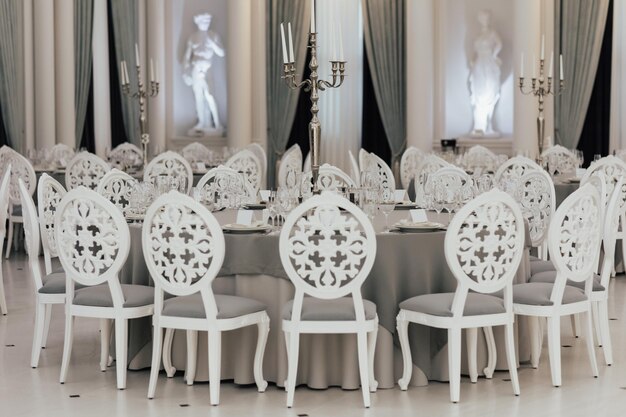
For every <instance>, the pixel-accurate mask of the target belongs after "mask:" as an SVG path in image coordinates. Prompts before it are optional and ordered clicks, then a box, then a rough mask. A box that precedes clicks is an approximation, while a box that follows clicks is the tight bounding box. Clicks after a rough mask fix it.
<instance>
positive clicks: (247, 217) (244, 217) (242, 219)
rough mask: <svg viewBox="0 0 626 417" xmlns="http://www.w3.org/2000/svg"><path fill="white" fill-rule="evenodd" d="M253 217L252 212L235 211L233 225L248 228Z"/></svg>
mask: <svg viewBox="0 0 626 417" xmlns="http://www.w3.org/2000/svg"><path fill="white" fill-rule="evenodd" d="M253 215H254V212H253V211H252V210H237V221H236V222H235V223H237V224H242V225H244V226H250V225H251V224H252V216H253Z"/></svg>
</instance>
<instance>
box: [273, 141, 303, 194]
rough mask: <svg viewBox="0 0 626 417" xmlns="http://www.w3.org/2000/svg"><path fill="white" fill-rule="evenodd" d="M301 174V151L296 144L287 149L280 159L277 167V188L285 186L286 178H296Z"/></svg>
mask: <svg viewBox="0 0 626 417" xmlns="http://www.w3.org/2000/svg"><path fill="white" fill-rule="evenodd" d="M301 173H302V150H300V146H298V144H295V145H293V146H292V147H291V148H289V149H288V150H287V151H286V152H285V153H284V154H283V157H282V158H281V159H280V164H279V165H278V186H279V187H285V186H287V177H288V176H294V175H295V176H297V175H298V174H301Z"/></svg>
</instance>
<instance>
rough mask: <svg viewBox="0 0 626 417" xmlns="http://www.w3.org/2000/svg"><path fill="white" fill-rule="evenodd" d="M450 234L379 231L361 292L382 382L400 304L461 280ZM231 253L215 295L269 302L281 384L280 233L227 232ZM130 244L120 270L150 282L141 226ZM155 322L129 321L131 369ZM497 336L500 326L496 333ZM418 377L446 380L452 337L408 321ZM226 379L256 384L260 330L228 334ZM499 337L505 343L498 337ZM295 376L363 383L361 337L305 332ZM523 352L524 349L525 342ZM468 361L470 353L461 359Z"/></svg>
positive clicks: (269, 358)
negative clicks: (447, 241) (371, 314)
mask: <svg viewBox="0 0 626 417" xmlns="http://www.w3.org/2000/svg"><path fill="white" fill-rule="evenodd" d="M407 216H408V212H407V211H395V212H394V213H393V214H392V215H391V216H390V224H391V223H393V222H395V221H397V220H398V219H400V218H405V217H407ZM217 217H218V220H219V221H220V222H221V223H227V222H232V221H234V218H235V212H230V213H228V212H223V213H217ZM429 218H430V219H431V220H440V221H442V222H444V223H447V215H439V216H437V215H436V213H429ZM375 223H376V226H377V229H378V230H380V229H381V228H382V224H383V221H382V217H381V218H377V219H376V221H375ZM444 237H445V232H444V231H440V232H434V233H419V234H400V233H390V234H382V233H378V234H377V243H378V245H377V248H378V249H377V254H376V261H375V263H374V266H373V268H372V272H371V273H370V276H369V277H368V279H367V280H366V281H365V283H364V284H363V287H362V293H363V296H364V298H366V299H368V300H371V301H373V302H374V303H376V305H377V310H378V317H379V320H380V327H379V334H378V343H377V351H376V367H375V369H376V378H377V379H378V381H379V386H380V387H381V388H391V387H393V385H394V383H395V381H396V380H397V379H398V377H399V375H400V374H399V372H400V369H401V352H400V350H399V343H398V341H397V337H396V336H395V327H396V321H395V318H396V315H397V314H398V304H399V303H400V302H401V301H403V300H405V299H407V298H410V297H413V296H415V295H420V294H429V293H439V292H453V291H454V290H455V288H456V280H455V278H454V276H453V275H452V273H451V272H450V270H449V268H448V267H447V264H446V261H445V257H444V250H443V246H444ZM225 238H226V257H225V260H224V264H223V267H222V270H221V271H220V274H219V276H220V278H218V279H216V281H215V283H214V291H215V292H217V293H225V294H234V295H240V296H246V297H250V298H254V299H257V300H259V301H261V302H264V303H265V304H266V305H267V306H268V314H269V316H270V319H271V324H270V336H269V339H268V345H267V349H266V355H265V362H264V373H265V377H266V379H267V380H269V381H272V382H275V383H277V384H278V385H282V384H283V381H284V380H285V379H286V376H287V374H286V373H287V357H286V351H285V346H284V337H283V334H282V331H281V319H280V318H281V314H280V312H281V309H282V306H283V305H284V303H286V302H287V301H289V300H290V299H291V298H292V297H293V293H294V290H293V285H292V284H291V282H290V281H289V280H288V278H287V276H286V274H285V271H284V270H283V268H282V265H281V263H280V258H279V252H278V235H275V234H274V235H229V234H226V235H225ZM131 240H132V247H131V253H130V255H129V259H128V261H127V263H126V266H125V267H124V269H123V271H122V273H121V277H120V278H121V280H122V282H124V283H136V284H144V285H145V284H149V283H150V278H149V277H148V272H147V268H146V265H145V263H144V260H143V253H142V248H141V228H140V226H139V225H131ZM528 271H529V266H528V256H525V257H524V262H523V264H522V266H521V268H520V270H519V272H518V274H517V278H516V281H517V282H524V281H525V280H526V279H527V276H528ZM150 333H151V325H150V320H149V319H145V320H135V323H133V324H131V327H130V334H131V337H130V340H131V342H130V347H129V357H131V358H134V359H133V360H132V362H131V364H130V366H131V368H142V367H147V366H149V365H150V354H151V347H150V345H151V343H150V340H151V335H150ZM496 335H497V336H498V332H496ZM202 337H204V339H202V338H201V339H200V347H199V353H198V360H199V362H198V370H197V374H196V379H198V380H207V379H208V372H207V368H206V354H205V353H206V335H204V336H202ZM409 337H410V342H411V350H412V352H413V363H414V365H415V366H414V371H415V372H414V377H413V381H412V384H414V385H425V384H427V383H428V380H429V379H430V380H447V379H448V375H447V374H448V370H447V350H446V349H445V347H446V343H447V335H446V332H445V330H444V331H442V330H437V329H432V328H428V327H424V326H420V325H411V326H410V335H409ZM223 338H224V339H223V343H224V347H223V349H222V352H223V355H224V357H223V359H222V373H223V375H222V377H223V378H224V379H234V380H235V382H237V383H242V384H249V383H253V382H254V379H253V377H252V362H251V361H252V358H253V356H254V346H255V343H254V341H255V338H256V329H255V328H250V329H243V330H238V331H236V332H232V334H230V335H224V336H223ZM498 340H499V341H503V339H502V338H501V336H498ZM479 341H480V344H479V354H478V356H479V358H478V359H479V360H478V364H479V370H480V371H482V369H483V368H484V367H485V366H486V360H487V355H486V350H485V347H484V342H483V338H482V337H480V338H479ZM185 343H186V342H185V337H184V332H177V333H176V337H175V341H174V348H173V361H174V366H175V367H176V368H177V369H184V367H185V357H186V349H185ZM301 345H302V347H301V352H300V366H299V370H298V382H299V383H306V384H307V385H309V386H310V387H313V388H326V387H328V386H330V385H339V386H342V387H343V388H358V386H359V378H358V363H357V361H356V338H355V337H354V336H353V335H307V336H303V338H302V341H301ZM498 346H499V351H500V352H499V353H501V354H500V355H499V360H498V368H504V369H506V360H505V356H504V354H503V352H504V351H503V347H504V344H503V343H498ZM520 354H521V357H522V358H525V357H526V358H527V356H528V355H527V350H526V349H525V348H524V347H521V352H520ZM464 362H465V359H464Z"/></svg>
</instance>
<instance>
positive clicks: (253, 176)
mask: <svg viewBox="0 0 626 417" xmlns="http://www.w3.org/2000/svg"><path fill="white" fill-rule="evenodd" d="M226 166H227V167H228V168H232V169H234V170H235V171H237V172H240V173H241V174H243V177H244V178H245V179H246V181H248V182H249V183H250V185H251V186H252V188H254V190H255V191H259V189H260V187H261V182H262V179H261V175H262V172H263V167H262V166H261V161H259V158H257V157H256V155H254V153H252V151H250V150H248V149H244V150H241V151H239V152H237V153H236V154H234V155H233V156H231V157H230V159H229V160H228V161H227V162H226Z"/></svg>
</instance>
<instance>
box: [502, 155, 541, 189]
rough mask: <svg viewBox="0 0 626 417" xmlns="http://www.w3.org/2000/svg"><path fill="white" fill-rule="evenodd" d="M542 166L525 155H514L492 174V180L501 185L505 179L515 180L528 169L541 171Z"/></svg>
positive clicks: (528, 170)
mask: <svg viewBox="0 0 626 417" xmlns="http://www.w3.org/2000/svg"><path fill="white" fill-rule="evenodd" d="M541 170H542V168H541V167H540V166H539V165H538V164H537V163H536V162H535V161H533V160H532V159H530V158H526V157H525V156H515V157H513V158H510V159H508V160H507V161H506V162H504V163H503V164H502V165H500V167H498V170H497V171H496V174H495V176H494V181H495V183H496V184H498V185H502V184H504V183H506V182H507V181H515V182H517V181H518V180H519V179H520V178H522V177H523V176H524V174H527V173H528V172H530V171H541Z"/></svg>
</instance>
